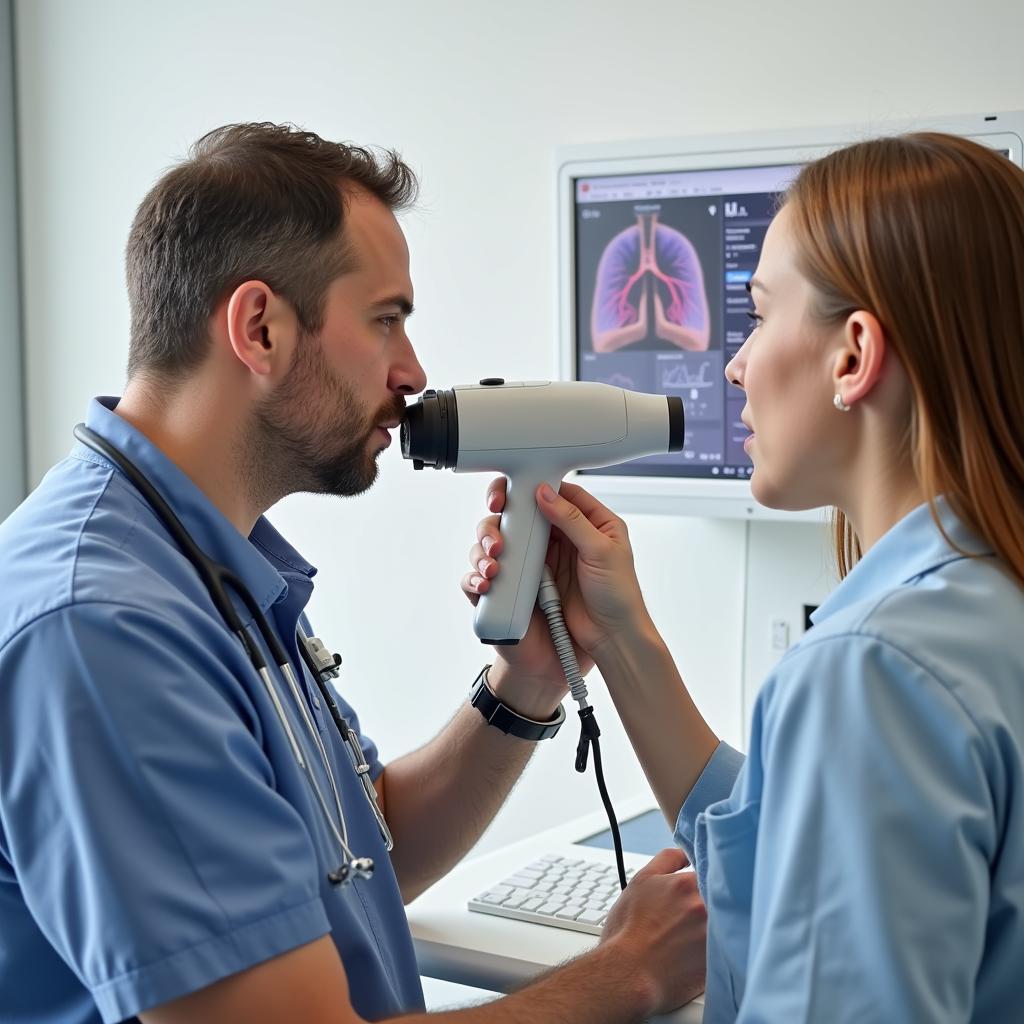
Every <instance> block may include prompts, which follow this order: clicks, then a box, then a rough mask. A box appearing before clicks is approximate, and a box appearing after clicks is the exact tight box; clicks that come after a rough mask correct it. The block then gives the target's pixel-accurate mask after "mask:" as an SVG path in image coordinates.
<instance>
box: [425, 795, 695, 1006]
mask: <svg viewBox="0 0 1024 1024" xmlns="http://www.w3.org/2000/svg"><path fill="white" fill-rule="evenodd" d="M652 806H653V804H652V801H651V798H650V797H637V798H634V799H633V800H623V801H621V806H620V807H618V808H617V809H616V810H617V812H618V815H619V817H620V819H621V820H625V819H627V818H630V817H632V816H633V815H636V814H640V813H642V812H643V811H646V810H649V809H650V808H651V807H652ZM607 824H608V820H607V818H606V817H605V815H604V812H603V811H597V812H595V813H593V814H588V815H585V816H583V817H581V818H576V819H573V820H572V821H569V822H566V823H565V824H563V825H559V826H556V827H555V828H552V829H548V830H547V831H545V832H540V833H538V834H537V835H535V836H532V837H530V838H528V839H523V840H521V841H520V842H518V843H513V844H511V845H510V846H506V847H503V848H502V849H500V850H495V851H493V852H492V853H489V854H485V855H484V856H482V857H473V858H470V859H469V860H465V861H463V862H462V863H461V864H460V865H459V866H458V867H456V868H455V869H454V870H453V871H452V872H450V873H449V874H448V875H447V876H446V877H445V878H443V879H442V880H441V881H440V882H438V883H437V884H436V885H435V886H433V887H432V888H430V889H428V890H427V891H426V892H425V893H424V894H423V895H422V896H420V897H419V899H417V900H415V901H414V902H413V903H411V904H410V905H409V907H408V908H407V909H408V913H409V924H410V926H411V928H412V935H413V940H414V942H415V945H416V957H417V960H418V961H419V966H420V972H421V973H422V974H425V975H426V976H427V977H428V978H440V979H442V980H443V981H454V982H457V983H459V984H461V985H471V986H473V987H474V988H483V989H489V990H491V991H493V992H510V991H512V990H514V989H517V988H520V987H521V986H522V985H524V984H525V983H527V982H528V981H530V980H531V979H532V978H534V977H536V975H538V974H540V973H542V972H544V971H547V970H550V968H552V967H555V966H557V965H558V964H560V963H562V962H563V961H565V960H568V959H570V958H571V957H575V956H579V955H580V954H581V953H585V952H586V951H587V950H589V949H592V948H593V947H594V946H595V945H596V943H597V937H596V936H593V935H584V934H582V933H580V932H570V931H567V930H565V929H564V928H549V927H546V926H545V925H539V924H531V923H528V922H526V921H510V920H508V919H506V918H500V917H492V916H490V915H489V914H476V913H471V912H470V911H469V910H467V909H466V903H467V902H468V901H469V900H470V899H471V898H472V897H474V896H478V895H479V894H480V893H481V892H483V891H484V890H485V889H487V888H490V887H491V886H492V885H495V884H497V883H498V882H500V881H501V880H502V879H503V878H506V877H508V876H509V875H511V874H513V873H514V872H515V871H516V870H517V869H519V868H521V867H523V865H525V864H527V863H529V862H530V861H532V860H536V859H537V858H538V857H542V856H543V855H544V854H546V853H557V854H561V855H563V856H568V857H580V858H588V859H593V860H595V861H600V862H602V863H610V864H614V863H615V854H614V852H613V851H611V850H602V849H598V848H596V847H590V846H575V845H573V844H574V842H575V841H576V840H578V839H583V838H585V837H587V836H590V835H593V834H594V833H595V832H599V831H601V829H602V828H605V827H607ZM649 859H650V858H649V857H647V856H643V855H639V854H628V853H627V854H626V866H627V867H635V868H640V867H642V866H643V865H644V864H646V863H647V861H648V860H649ZM703 1009H704V1007H703V1000H702V999H697V1000H695V1001H694V1002H693V1003H690V1004H689V1005H687V1006H684V1007H682V1008H681V1009H679V1010H677V1011H676V1012H675V1013H672V1014H668V1015H666V1016H662V1017H657V1018H651V1020H652V1021H655V1020H656V1021H660V1022H663V1024H670V1022H671V1024H699V1022H700V1021H701V1019H702V1017H703Z"/></svg>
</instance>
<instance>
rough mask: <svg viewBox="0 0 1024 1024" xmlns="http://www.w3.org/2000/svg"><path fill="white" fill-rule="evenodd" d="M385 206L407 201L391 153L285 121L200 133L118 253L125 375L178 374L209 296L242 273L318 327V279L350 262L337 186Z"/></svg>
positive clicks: (220, 293)
mask: <svg viewBox="0 0 1024 1024" xmlns="http://www.w3.org/2000/svg"><path fill="white" fill-rule="evenodd" d="M347 188H360V189H364V190H365V191H367V192H369V193H370V194H371V195H373V196H375V197H376V198H377V199H379V200H380V201H381V202H383V203H384V204H385V205H386V206H387V207H388V208H389V209H391V210H401V209H404V208H406V207H408V206H410V205H411V204H412V203H413V202H414V201H415V198H416V192H417V182H416V176H415V174H414V173H413V171H412V170H411V169H410V168H409V167H408V166H407V165H406V164H405V163H404V162H403V161H402V160H401V158H400V157H399V156H398V154H397V153H395V152H393V151H391V150H386V151H383V152H379V153H378V152H373V151H371V150H369V149H366V148H363V147H361V146H353V145H348V144H346V143H341V142H328V141H326V140H324V139H322V138H320V137H319V136H318V135H315V134H313V132H305V131H300V130H298V129H296V128H294V127H292V126H291V125H278V124H269V123H262V124H229V125H225V126H223V127H222V128H216V129H214V130H213V131H212V132H209V133H208V134H206V135H204V136H203V137H202V138H201V139H200V140H199V141H198V142H197V143H195V145H194V146H193V147H192V149H191V150H190V152H189V156H188V159H187V160H185V161H184V162H183V163H181V164H179V165H178V166H176V167H174V168H173V169H172V170H170V171H168V172H167V173H166V174H165V175H164V176H163V177H162V178H161V179H160V180H159V181H158V182H157V183H156V185H154V186H153V188H152V189H151V190H150V192H149V194H148V195H147V196H146V198H145V199H144V200H143V201H142V204H141V205H140V206H139V209H138V211H137V213H136V214H135V220H134V221H133V223H132V229H131V232H130V234H129V236H128V245H127V248H126V253H125V265H126V277H127V282H128V298H129V301H130V304H131V342H130V346H129V353H128V376H129V377H132V376H135V375H136V374H146V375H152V376H154V377H158V378H163V379H176V378H179V377H180V376H181V375H182V374H183V373H184V372H186V371H188V370H190V369H194V368H195V367H196V366H198V365H199V363H201V362H202V360H203V359H204V358H205V356H206V353H207V343H208V338H207V324H208V322H209V319H210V317H211V316H212V314H213V311H214V308H215V306H216V304H217V303H218V302H219V301H220V300H221V299H222V298H224V297H225V296H227V295H229V294H230V293H231V291H232V289H233V288H235V287H237V286H238V285H239V284H241V283H242V282H243V281H247V280H250V279H255V280H260V281H263V282H264V283H266V284H267V285H268V286H269V287H270V288H272V289H273V290H274V291H275V292H276V293H277V294H279V295H281V296H282V297H283V298H285V299H287V300H288V301H289V302H290V303H291V305H292V306H293V307H294V309H295V313H296V316H297V317H298V320H299V323H300V325H301V327H302V328H303V330H305V331H307V332H313V333H315V332H316V331H318V330H319V329H320V328H321V327H322V326H323V315H324V298H325V294H326V290H327V286H328V284H329V283H330V282H331V281H332V280H334V279H335V278H336V277H338V276H339V275H340V274H343V273H345V272H346V271H347V270H349V269H351V254H350V253H348V252H346V249H345V246H344V244H343V242H344V235H343V230H344V216H345V210H344V206H345V203H344V200H343V196H344V190H345V189H347Z"/></svg>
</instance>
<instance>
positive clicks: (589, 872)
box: [468, 853, 633, 935]
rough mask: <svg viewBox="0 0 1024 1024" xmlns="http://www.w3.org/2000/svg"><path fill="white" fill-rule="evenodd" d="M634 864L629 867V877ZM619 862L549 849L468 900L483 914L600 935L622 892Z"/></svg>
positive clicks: (631, 874)
mask: <svg viewBox="0 0 1024 1024" xmlns="http://www.w3.org/2000/svg"><path fill="white" fill-rule="evenodd" d="M632 876H633V869H632V868H627V869H626V881H627V882H628V881H629V879H630V878H631V877H632ZM621 891H622V890H621V888H620V887H619V874H618V871H617V870H616V868H615V865H614V864H604V863H599V862H598V861H594V860H584V859H582V858H574V857H560V856H558V855H557V854H553V853H552V854H548V855H546V856H544V857H541V858H540V859H539V860H535V861H533V862H532V863H531V864H527V865H526V867H523V868H520V869H519V870H518V871H517V872H516V873H515V874H514V875H510V876H509V877H508V878H506V879H505V880H504V881H503V882H501V883H500V884H499V885H494V886H491V888H489V889H487V890H485V891H484V892H482V893H480V895H479V896H477V897H475V898H474V899H471V900H470V901H469V904H468V906H469V909H470V910H475V911H476V912H477V913H479V914H494V915H495V916H496V917H509V918H512V920H514V921H532V922H533V923H534V924H547V925H551V926H553V927H555V928H568V929H570V930H571V931H574V932H587V933H588V934H590V935H600V934H601V929H602V927H603V926H604V920H605V918H606V917H607V916H608V912H609V911H610V910H611V908H612V906H613V904H614V903H615V900H616V899H617V898H618V895H619V893H620V892H621Z"/></svg>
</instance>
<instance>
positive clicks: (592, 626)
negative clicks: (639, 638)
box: [462, 478, 649, 678]
mask: <svg viewBox="0 0 1024 1024" xmlns="http://www.w3.org/2000/svg"><path fill="white" fill-rule="evenodd" d="M505 487H506V482H505V480H504V478H499V479H498V480H495V481H493V482H492V483H491V485H490V487H489V488H488V492H487V507H488V508H489V509H490V510H491V512H492V513H495V514H493V515H491V516H488V517H487V518H485V519H483V520H481V522H480V524H479V525H478V527H477V543H476V544H475V545H474V546H473V548H472V550H471V552H470V565H471V566H472V567H473V569H472V571H471V572H469V573H467V574H466V575H465V576H464V577H463V580H462V589H463V591H464V592H465V593H466V594H467V595H468V596H469V598H470V600H471V601H473V603H474V604H475V603H476V601H477V600H478V599H479V597H480V596H481V595H483V594H486V593H487V591H488V590H489V589H490V587H491V582H492V580H493V579H494V578H495V576H496V575H497V574H498V572H499V571H500V569H501V553H502V544H503V542H502V539H501V533H500V532H499V523H500V513H501V511H502V509H503V508H504V506H505ZM545 492H546V493H545ZM537 503H538V506H539V507H540V510H541V513H542V514H543V515H544V516H545V518H547V519H548V521H549V522H550V523H551V524H552V530H551V540H550V542H549V544H548V552H547V564H548V566H549V567H550V569H551V572H552V575H553V576H554V578H555V583H556V584H557V585H558V590H559V593H560V594H561V596H562V609H563V612H564V614H565V622H566V626H567V627H568V629H569V632H570V633H571V634H572V637H573V640H574V641H575V644H574V646H575V648H576V654H577V658H578V660H579V661H580V669H581V671H582V672H584V673H586V672H587V671H589V670H590V668H591V667H592V666H593V661H594V658H595V657H596V656H599V653H600V651H601V649H602V648H603V647H604V646H605V645H606V644H608V643H609V642H610V641H611V640H612V639H613V638H614V637H615V636H617V635H621V634H623V633H627V634H628V633H629V632H630V631H632V630H638V629H640V628H641V627H642V626H643V625H644V624H645V623H646V622H647V621H649V620H648V616H647V609H646V607H645V605H644V602H643V597H642V595H641V593H640V585H639V583H638V582H637V579H636V573H635V571H634V567H633V551H632V548H631V547H630V544H629V534H628V531H627V529H626V524H625V523H624V522H623V521H622V520H621V519H619V518H618V516H616V515H614V514H613V513H612V512H611V511H610V510H609V509H607V508H605V506H604V505H602V504H601V503H600V502H599V501H598V500H597V499H596V498H595V497H594V496H593V495H591V494H589V493H588V492H587V491H585V490H584V489H583V488H582V487H578V486H576V485H575V484H565V483H564V484H562V486H561V493H560V494H555V493H554V492H553V491H552V490H551V489H550V488H549V487H546V486H542V487H541V488H539V489H538V492H537ZM499 658H501V659H504V660H505V661H506V662H507V663H508V667H509V669H510V670H514V671H515V672H516V673H517V674H518V673H522V674H524V675H527V676H531V677H535V678H544V677H547V678H550V677H551V676H552V675H555V674H557V675H561V667H560V665H559V662H558V659H557V655H556V654H555V651H554V647H553V646H552V644H551V640H550V636H549V634H548V628H547V622H546V620H545V619H544V616H543V614H541V613H540V612H539V611H538V610H535V611H534V614H533V617H532V619H531V621H530V627H529V629H528V630H527V633H526V636H525V637H524V638H523V640H522V641H521V642H520V643H519V644H518V645H516V646H514V647H503V648H499Z"/></svg>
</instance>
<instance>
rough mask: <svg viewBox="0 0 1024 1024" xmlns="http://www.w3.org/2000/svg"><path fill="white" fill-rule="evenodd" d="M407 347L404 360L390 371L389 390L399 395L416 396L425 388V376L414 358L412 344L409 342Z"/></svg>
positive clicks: (418, 362) (417, 360) (414, 353)
mask: <svg viewBox="0 0 1024 1024" xmlns="http://www.w3.org/2000/svg"><path fill="white" fill-rule="evenodd" d="M407 347H408V351H407V352H406V353H405V356H404V358H403V359H402V360H401V361H400V362H399V363H398V364H397V365H396V366H395V368H394V369H393V370H392V375H391V378H392V379H391V382H390V383H391V390H392V391H396V392H398V393H399V394H401V395H418V394H419V393H420V392H421V391H422V390H423V389H424V388H425V387H426V386H427V375H426V373H424V371H423V367H422V366H420V361H419V359H417V358H416V352H415V350H414V349H413V347H412V343H411V342H409V343H408V346H407Z"/></svg>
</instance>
